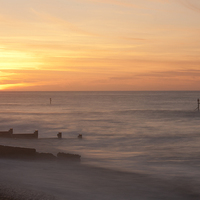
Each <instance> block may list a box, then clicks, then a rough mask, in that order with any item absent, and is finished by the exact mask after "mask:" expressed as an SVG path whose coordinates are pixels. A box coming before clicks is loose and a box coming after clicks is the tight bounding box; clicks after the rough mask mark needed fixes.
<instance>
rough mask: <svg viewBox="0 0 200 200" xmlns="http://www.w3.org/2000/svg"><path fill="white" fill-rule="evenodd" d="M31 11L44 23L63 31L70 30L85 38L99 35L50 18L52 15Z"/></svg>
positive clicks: (65, 21)
mask: <svg viewBox="0 0 200 200" xmlns="http://www.w3.org/2000/svg"><path fill="white" fill-rule="evenodd" d="M31 10H32V12H33V13H34V14H35V15H36V16H38V17H39V18H40V19H43V20H44V21H47V22H48V23H51V24H53V25H54V26H57V27H58V26H59V27H60V28H62V29H64V30H65V29H67V30H70V31H72V32H74V33H78V34H81V35H87V36H98V35H99V34H96V33H92V32H89V31H85V30H83V29H81V28H79V27H78V26H76V25H74V24H72V23H70V22H69V21H67V20H64V19H61V18H58V17H55V16H52V15H50V14H47V13H44V12H43V13H42V12H38V11H36V10H34V9H31Z"/></svg>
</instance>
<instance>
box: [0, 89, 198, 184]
mask: <svg viewBox="0 0 200 200" xmlns="http://www.w3.org/2000/svg"><path fill="white" fill-rule="evenodd" d="M50 98H51V99H52V103H51V105H50ZM198 98H200V92H0V129H1V130H8V129H9V128H13V129H14V133H32V132H34V131H35V130H38V131H39V139H38V140H31V141H27V140H7V139H1V140H0V141H1V142H0V143H1V144H9V145H19V146H24V147H33V148H36V149H37V151H41V152H51V153H57V152H59V151H62V152H70V153H78V154H80V155H81V156H82V162H83V163H86V164H90V165H96V166H101V167H105V168H111V169H117V170H121V171H128V172H141V173H146V174H154V175H155V176H163V177H164V176H165V177H174V176H180V177H190V178H192V179H196V180H197V181H198V180H199V178H200V168H199V167H200V112H197V111H195V109H196V108H197V99H198ZM58 132H62V134H63V139H62V140H59V139H57V133H58ZM78 134H82V135H83V139H82V140H80V139H78V138H77V136H78Z"/></svg>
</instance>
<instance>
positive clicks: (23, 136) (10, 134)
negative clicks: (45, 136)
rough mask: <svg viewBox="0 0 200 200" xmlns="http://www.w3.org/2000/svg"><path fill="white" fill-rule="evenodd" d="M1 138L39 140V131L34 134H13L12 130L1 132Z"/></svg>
mask: <svg viewBox="0 0 200 200" xmlns="http://www.w3.org/2000/svg"><path fill="white" fill-rule="evenodd" d="M0 137H3V138H21V139H37V138H38V130H36V131H35V132H34V133H17V134H13V129H12V128H11V129H10V130H9V131H0Z"/></svg>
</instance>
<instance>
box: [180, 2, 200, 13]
mask: <svg viewBox="0 0 200 200" xmlns="http://www.w3.org/2000/svg"><path fill="white" fill-rule="evenodd" d="M178 1H179V2H180V3H181V4H183V5H184V6H185V7H187V8H188V9H190V10H193V11H195V12H198V13H200V4H199V3H197V1H195V0H178Z"/></svg>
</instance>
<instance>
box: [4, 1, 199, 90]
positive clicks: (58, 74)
mask: <svg viewBox="0 0 200 200" xmlns="http://www.w3.org/2000/svg"><path fill="white" fill-rule="evenodd" d="M199 35H200V1H198V0H67V1H66V0H48V1H47V0H40V1H39V0H29V1H25V0H18V1H15V0H7V1H6V0H0V90H8V91H13V90H14V91H158V90H159V91H162V90H164V91H166V90H168V91H169V90H176V91H177V90H199V85H200V56H199V55H200V37H199Z"/></svg>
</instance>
